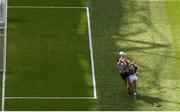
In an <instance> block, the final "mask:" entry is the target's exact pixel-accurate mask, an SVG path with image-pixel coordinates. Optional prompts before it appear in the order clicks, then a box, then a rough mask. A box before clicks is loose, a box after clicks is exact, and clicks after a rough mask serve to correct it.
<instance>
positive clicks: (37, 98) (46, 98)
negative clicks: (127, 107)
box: [5, 97, 97, 100]
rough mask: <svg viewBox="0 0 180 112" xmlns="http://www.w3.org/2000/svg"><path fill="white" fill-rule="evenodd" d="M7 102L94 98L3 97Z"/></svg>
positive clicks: (88, 98)
mask: <svg viewBox="0 0 180 112" xmlns="http://www.w3.org/2000/svg"><path fill="white" fill-rule="evenodd" d="M5 99H7V100H16V99H22V100H23V99H24V100H25V99H32V100H91V99H97V98H95V97H5Z"/></svg>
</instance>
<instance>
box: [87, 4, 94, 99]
mask: <svg viewBox="0 0 180 112" xmlns="http://www.w3.org/2000/svg"><path fill="white" fill-rule="evenodd" d="M86 13H87V20H88V34H89V49H90V54H91V68H92V80H93V87H94V89H93V90H94V98H97V92H96V78H95V69H94V55H93V45H92V34H91V21H90V13H89V8H88V7H87V8H86Z"/></svg>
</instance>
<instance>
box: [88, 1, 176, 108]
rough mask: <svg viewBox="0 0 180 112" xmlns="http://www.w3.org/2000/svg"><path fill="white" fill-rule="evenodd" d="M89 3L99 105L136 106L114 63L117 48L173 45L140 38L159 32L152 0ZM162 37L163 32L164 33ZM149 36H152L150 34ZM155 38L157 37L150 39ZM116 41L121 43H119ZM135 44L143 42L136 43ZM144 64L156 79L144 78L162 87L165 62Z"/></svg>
mask: <svg viewBox="0 0 180 112" xmlns="http://www.w3.org/2000/svg"><path fill="white" fill-rule="evenodd" d="M90 3H91V4H90V6H91V8H90V12H91V22H92V34H93V44H94V57H95V69H96V70H95V71H96V81H97V92H98V109H99V110H126V111H127V110H137V106H138V105H137V104H136V103H135V102H132V101H131V99H129V98H128V95H127V90H126V88H125V87H124V83H123V81H122V80H121V79H120V77H119V73H118V70H117V67H116V64H115V63H116V62H115V60H116V57H117V54H114V52H119V50H123V51H128V52H134V51H136V52H141V51H142V52H143V51H144V50H154V49H162V48H163V49H164V48H169V47H170V45H168V44H162V43H158V42H156V41H147V40H144V39H145V38H143V39H142V38H141V37H143V36H144V35H145V34H146V33H147V32H148V30H150V31H152V32H156V31H155V30H153V29H154V26H153V23H152V17H151V16H152V15H151V9H150V8H151V7H150V2H149V1H138V2H137V1H135V0H103V1H102V0H91V2H90ZM147 29H148V30H147ZM114 37H115V38H114ZM132 37H136V38H132ZM139 37H140V38H139ZM161 37H164V36H163V35H161ZM147 38H148V39H149V40H150V39H151V37H148V36H147ZM156 38H157V37H156ZM153 39H154V37H152V39H151V40H153ZM117 42H119V43H120V44H119V45H117V44H116V43H117ZM129 43H130V45H129ZM132 43H133V44H132ZM122 44H123V45H124V46H123V45H122ZM125 44H127V45H125ZM136 44H140V45H141V46H136ZM172 58H173V57H172ZM139 60H140V59H139ZM141 66H142V67H143V70H142V71H143V73H145V72H146V74H153V79H156V81H154V80H147V79H146V80H144V81H145V82H146V83H150V82H151V83H153V86H154V87H159V85H160V84H159V82H158V81H157V80H159V79H160V78H159V71H160V70H161V69H162V65H160V64H155V66H156V68H155V69H154V68H151V67H149V66H148V65H145V64H143V63H141ZM142 67H141V68H142ZM141 98H142V99H143V100H147V101H149V102H150V101H154V100H155V98H149V97H141ZM156 100H157V99H156ZM142 108H143V106H142ZM149 109H151V107H149Z"/></svg>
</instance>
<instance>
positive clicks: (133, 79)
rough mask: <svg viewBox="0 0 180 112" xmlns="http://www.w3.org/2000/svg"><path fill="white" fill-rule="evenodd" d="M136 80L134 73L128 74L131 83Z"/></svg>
mask: <svg viewBox="0 0 180 112" xmlns="http://www.w3.org/2000/svg"><path fill="white" fill-rule="evenodd" d="M136 80H138V77H137V76H136V74H135V73H134V74H132V75H130V76H129V81H130V82H131V83H132V82H133V81H136Z"/></svg>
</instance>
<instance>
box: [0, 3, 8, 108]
mask: <svg viewBox="0 0 180 112" xmlns="http://www.w3.org/2000/svg"><path fill="white" fill-rule="evenodd" d="M7 4H8V0H0V72H1V73H2V98H1V100H2V102H1V110H2V111H4V108H5V79H6V47H7V9H8V7H7V6H8V5H7Z"/></svg>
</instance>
